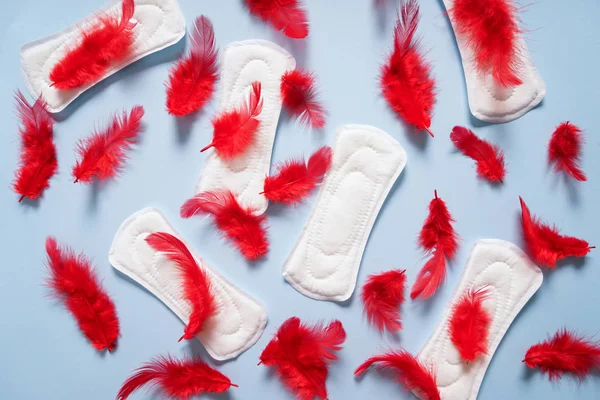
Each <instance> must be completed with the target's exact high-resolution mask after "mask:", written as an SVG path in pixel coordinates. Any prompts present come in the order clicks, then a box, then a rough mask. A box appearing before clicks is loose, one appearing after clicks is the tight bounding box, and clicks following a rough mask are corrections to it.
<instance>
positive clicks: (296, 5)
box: [245, 0, 308, 39]
mask: <svg viewBox="0 0 600 400" xmlns="http://www.w3.org/2000/svg"><path fill="white" fill-rule="evenodd" d="M245 2H246V6H247V7H248V10H249V11H250V14H252V15H254V16H255V17H257V18H260V19H261V20H263V21H264V22H266V23H268V24H269V25H271V26H272V27H273V29H275V30H277V31H283V34H284V35H285V36H287V37H290V38H292V39H302V38H305V37H306V36H308V18H307V16H306V11H305V10H304V9H303V8H302V6H301V2H300V0H245Z"/></svg>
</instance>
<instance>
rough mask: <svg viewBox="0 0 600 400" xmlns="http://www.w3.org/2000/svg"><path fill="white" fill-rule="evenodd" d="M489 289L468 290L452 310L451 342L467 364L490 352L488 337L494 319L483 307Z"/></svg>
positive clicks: (484, 287)
mask: <svg viewBox="0 0 600 400" xmlns="http://www.w3.org/2000/svg"><path fill="white" fill-rule="evenodd" d="M488 296H489V293H488V288H487V287H486V286H483V287H481V288H479V289H477V290H467V291H466V293H464V294H463V295H462V296H461V297H460V299H459V300H458V303H457V304H456V305H455V306H454V309H453V310H452V316H451V317H450V340H452V343H454V346H455V347H456V349H457V350H458V353H459V354H460V358H462V359H463V360H464V361H466V362H467V363H468V362H470V361H475V359H476V358H477V357H479V356H480V355H482V354H487V351H488V335H489V330H490V324H491V322H492V318H491V316H490V314H489V313H488V311H487V310H486V309H485V307H484V306H483V301H484V300H485V299H487V298H488Z"/></svg>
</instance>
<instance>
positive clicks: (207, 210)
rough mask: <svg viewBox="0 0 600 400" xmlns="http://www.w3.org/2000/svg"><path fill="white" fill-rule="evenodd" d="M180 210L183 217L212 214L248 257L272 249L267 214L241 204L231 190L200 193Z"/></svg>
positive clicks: (249, 258)
mask: <svg viewBox="0 0 600 400" xmlns="http://www.w3.org/2000/svg"><path fill="white" fill-rule="evenodd" d="M180 214H181V217H182V218H190V217H192V216H194V215H212V216H213V218H214V221H215V225H216V226H217V228H218V229H219V230H220V231H221V232H222V234H223V235H224V236H225V237H226V238H228V239H230V240H231V241H232V242H233V243H234V245H235V247H237V249H238V250H239V251H240V252H241V253H242V254H243V255H244V257H246V258H247V259H248V260H255V259H257V258H260V257H262V256H264V255H266V254H267V252H268V251H269V241H268V239H267V219H266V217H265V216H264V215H256V214H255V210H254V209H252V208H250V207H244V206H242V205H240V203H238V201H237V199H236V198H235V195H234V194H233V193H231V192H230V191H228V190H222V191H214V192H202V193H200V194H197V195H196V196H195V197H192V198H191V199H189V200H187V201H186V202H185V203H184V204H183V205H182V206H181V210H180Z"/></svg>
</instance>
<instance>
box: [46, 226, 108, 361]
mask: <svg viewBox="0 0 600 400" xmlns="http://www.w3.org/2000/svg"><path fill="white" fill-rule="evenodd" d="M46 253H47V255H48V261H47V266H48V270H49V272H50V277H49V278H48V280H47V284H48V286H49V287H50V288H51V290H52V294H53V296H55V297H56V298H58V299H59V300H61V301H62V302H63V303H64V305H65V306H66V307H67V309H68V310H69V311H70V312H71V314H73V317H75V320H76V321H77V325H79V329H80V330H81V332H82V333H83V334H84V335H85V337H86V338H87V339H88V340H89V341H90V342H91V343H92V346H94V348H95V349H97V350H99V351H103V350H105V349H106V350H108V351H112V350H114V349H115V348H116V346H117V339H118V338H119V319H118V317H117V310H116V308H115V304H114V303H113V301H112V300H111V298H110V297H109V296H108V294H107V293H106V291H105V290H104V288H103V287H102V284H101V283H100V280H99V279H98V277H97V276H96V273H95V272H94V270H93V268H92V265H91V262H90V260H89V259H88V258H87V257H86V256H85V255H83V254H80V255H78V256H76V255H75V253H74V252H73V250H71V249H70V248H68V247H66V248H63V249H61V248H59V247H58V244H57V243H56V239H54V238H53V237H48V238H46Z"/></svg>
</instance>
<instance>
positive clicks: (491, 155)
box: [450, 126, 506, 183]
mask: <svg viewBox="0 0 600 400" xmlns="http://www.w3.org/2000/svg"><path fill="white" fill-rule="evenodd" d="M450 140H452V143H454V145H455V146H456V148H457V149H458V150H460V151H461V152H462V153H463V154H464V155H465V156H467V157H469V158H472V159H473V160H475V162H476V164H477V175H479V176H480V177H482V178H484V179H487V180H488V181H490V182H492V183H495V182H503V179H504V176H505V175H506V168H505V166H504V153H503V152H502V150H501V149H500V148H499V147H498V146H497V145H495V144H491V143H489V142H488V141H486V140H483V139H480V138H478V137H477V136H476V135H475V134H474V133H473V131H471V130H470V129H467V128H463V127H462V126H455V127H454V128H453V129H452V132H451V133H450Z"/></svg>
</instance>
